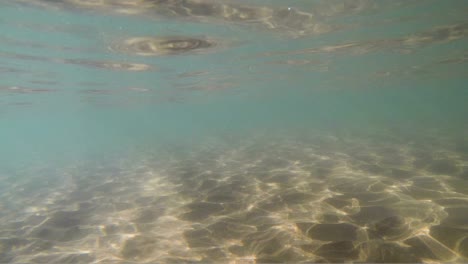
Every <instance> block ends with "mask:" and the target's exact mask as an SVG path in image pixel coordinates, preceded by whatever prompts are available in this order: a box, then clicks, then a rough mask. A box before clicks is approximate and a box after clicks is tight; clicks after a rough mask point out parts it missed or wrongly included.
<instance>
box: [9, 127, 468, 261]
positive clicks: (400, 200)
mask: <svg viewBox="0 0 468 264" xmlns="http://www.w3.org/2000/svg"><path fill="white" fill-rule="evenodd" d="M383 139H385V138H382V137H381V138H379V139H374V140H373V139H369V138H366V139H364V140H363V139H358V138H353V137H333V136H316V137H313V138H311V139H309V140H286V139H281V140H279V139H275V140H271V141H267V140H252V141H251V142H243V143H242V144H240V142H237V143H236V144H232V145H227V144H214V145H209V146H203V147H200V148H198V149H197V150H192V151H190V152H189V151H186V152H185V151H183V150H182V151H179V153H175V152H174V153H172V154H171V155H168V156H167V157H165V158H162V156H155V157H150V156H147V157H142V158H141V159H140V162H139V163H138V162H135V163H129V162H126V163H125V162H120V161H115V162H109V163H105V164H104V163H102V164H99V163H98V162H89V163H88V164H85V163H83V164H82V165H79V166H75V167H74V168H68V169H65V168H64V169H63V171H60V172H58V170H53V171H48V170H47V169H46V168H42V169H41V170H38V172H37V173H36V175H37V176H36V177H35V178H24V179H21V178H18V177H16V178H15V179H13V178H14V177H13V176H11V179H10V180H8V178H5V179H3V180H2V182H5V185H4V186H2V192H1V198H2V200H1V201H2V203H1V209H2V210H1V211H0V223H1V224H0V262H2V263H8V262H11V263H155V262H157V263H186V262H190V263H213V262H216V263H278V262H295V263H306V262H344V261H346V262H413V263H414V262H466V261H468V188H467V186H468V184H467V181H466V173H467V164H466V160H467V159H466V156H467V153H466V151H463V149H460V148H457V146H459V144H451V145H450V144H444V143H437V142H436V141H432V142H433V144H426V143H425V141H424V140H420V141H417V140H415V141H412V142H411V143H408V142H409V141H406V140H405V139H393V140H392V139H391V138H386V140H383ZM135 160H138V159H135ZM5 175H6V174H4V176H5ZM51 175H52V176H53V175H55V176H54V177H55V178H53V177H52V176H51ZM46 179H48V181H47V180H46ZM51 179H52V180H51Z"/></svg>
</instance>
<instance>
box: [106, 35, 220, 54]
mask: <svg viewBox="0 0 468 264" xmlns="http://www.w3.org/2000/svg"><path fill="white" fill-rule="evenodd" d="M213 46H215V43H214V42H213V41H211V40H207V39H202V38H191V37H169V38H155V37H140V38H130V39H126V40H125V41H123V43H121V44H118V45H116V47H114V48H113V49H115V50H117V51H120V52H125V53H131V54H136V55H140V56H155V55H175V54H183V53H187V52H195V51H200V50H204V49H208V48H211V47H213Z"/></svg>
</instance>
